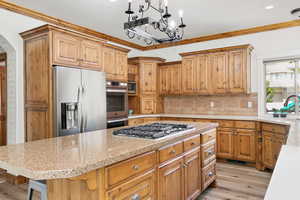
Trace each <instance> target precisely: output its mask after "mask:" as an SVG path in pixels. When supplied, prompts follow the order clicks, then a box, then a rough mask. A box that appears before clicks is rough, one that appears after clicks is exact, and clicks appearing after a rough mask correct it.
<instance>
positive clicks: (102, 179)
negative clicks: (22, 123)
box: [0, 122, 218, 200]
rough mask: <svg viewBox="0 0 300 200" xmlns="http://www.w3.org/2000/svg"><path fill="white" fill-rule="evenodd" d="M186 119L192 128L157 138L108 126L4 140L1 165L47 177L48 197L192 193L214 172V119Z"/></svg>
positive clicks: (170, 196) (154, 196)
mask: <svg viewBox="0 0 300 200" xmlns="http://www.w3.org/2000/svg"><path fill="white" fill-rule="evenodd" d="M170 123H174V122H170ZM178 123H180V122H178ZM184 123H187V122H184ZM189 124H190V125H192V126H194V129H191V130H190V131H186V132H185V133H184V134H174V135H173V136H172V137H167V138H162V139H159V140H151V139H139V138H132V137H126V136H114V135H113V134H112V131H113V130H112V129H107V130H101V131H95V132H88V133H83V134H78V135H72V136H66V137H59V138H51V139H45V140H39V141H35V142H29V143H25V144H16V145H8V146H5V147H1V148H0V168H2V169H5V170H7V172H8V173H11V174H13V175H21V176H25V177H27V178H29V179H33V180H47V185H48V199H49V200H54V199H55V200H66V199H67V200H73V199H76V200H77V199H89V200H94V199H95V200H96V199H97V200H99V199H100V200H102V199H103V200H104V199H124V198H125V199H126V198H129V199H144V198H149V199H167V200H168V199H172V200H173V199H175V200H176V199H178V200H182V199H195V198H196V197H197V196H198V195H199V194H200V193H201V192H202V191H203V190H204V189H205V188H206V187H208V186H209V185H210V184H211V183H212V182H213V181H214V180H215V178H216V174H215V158H216V156H215V144H216V142H215V139H216V135H215V133H216V128H217V126H218V124H215V123H189Z"/></svg>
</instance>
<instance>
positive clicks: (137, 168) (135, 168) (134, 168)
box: [132, 165, 140, 171]
mask: <svg viewBox="0 0 300 200" xmlns="http://www.w3.org/2000/svg"><path fill="white" fill-rule="evenodd" d="M139 168H140V167H139V166H138V165H133V167H132V169H133V170H136V171H137V170H139Z"/></svg>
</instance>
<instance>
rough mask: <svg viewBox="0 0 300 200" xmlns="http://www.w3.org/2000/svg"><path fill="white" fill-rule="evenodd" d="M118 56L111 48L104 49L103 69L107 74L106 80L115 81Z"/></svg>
mask: <svg viewBox="0 0 300 200" xmlns="http://www.w3.org/2000/svg"><path fill="white" fill-rule="evenodd" d="M115 63H116V54H115V50H114V49H113V48H110V47H104V48H103V68H104V71H105V72H106V79H108V80H113V79H114V74H115Z"/></svg>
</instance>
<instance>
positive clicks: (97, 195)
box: [47, 168, 105, 200]
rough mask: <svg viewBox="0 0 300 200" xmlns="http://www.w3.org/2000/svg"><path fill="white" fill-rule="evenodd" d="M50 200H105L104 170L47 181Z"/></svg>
mask: <svg viewBox="0 0 300 200" xmlns="http://www.w3.org/2000/svg"><path fill="white" fill-rule="evenodd" d="M47 186H48V200H83V199H89V200H104V199H105V188H104V186H105V183H104V168H101V169H98V170H94V171H91V172H89V173H87V174H84V175H81V176H78V177H74V178H68V179H53V180H48V181H47Z"/></svg>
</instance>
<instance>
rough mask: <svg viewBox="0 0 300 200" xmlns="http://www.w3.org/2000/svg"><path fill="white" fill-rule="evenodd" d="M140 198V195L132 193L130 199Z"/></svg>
mask: <svg viewBox="0 0 300 200" xmlns="http://www.w3.org/2000/svg"><path fill="white" fill-rule="evenodd" d="M140 199H141V197H140V195H139V194H134V195H132V196H131V200H140Z"/></svg>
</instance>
